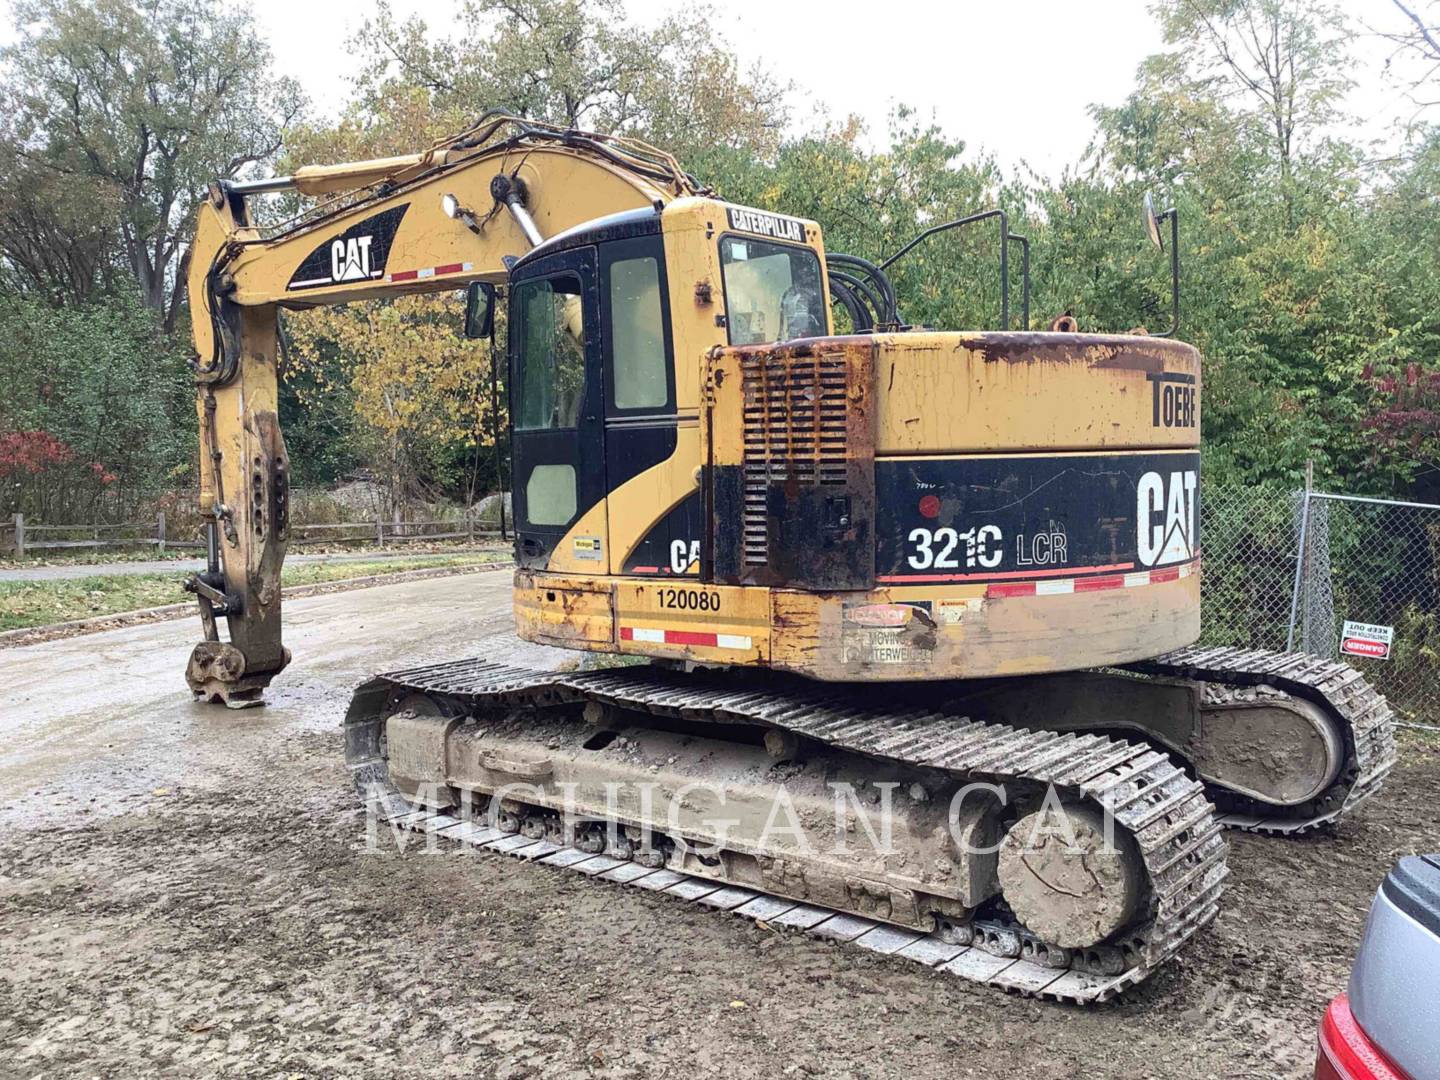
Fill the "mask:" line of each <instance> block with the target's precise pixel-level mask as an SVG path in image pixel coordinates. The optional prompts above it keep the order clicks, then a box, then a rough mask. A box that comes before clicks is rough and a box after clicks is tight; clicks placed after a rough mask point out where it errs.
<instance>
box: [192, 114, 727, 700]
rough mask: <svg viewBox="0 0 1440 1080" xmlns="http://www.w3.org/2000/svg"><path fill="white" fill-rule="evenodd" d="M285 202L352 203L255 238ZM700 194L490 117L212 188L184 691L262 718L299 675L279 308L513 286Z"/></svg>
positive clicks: (677, 177)
mask: <svg viewBox="0 0 1440 1080" xmlns="http://www.w3.org/2000/svg"><path fill="white" fill-rule="evenodd" d="M287 190H293V191H296V192H299V193H301V194H305V195H331V194H335V193H344V195H343V197H341V198H339V199H336V200H334V201H332V202H322V203H320V204H319V205H317V206H316V207H314V208H313V209H312V210H310V211H308V212H307V213H304V214H301V215H299V216H298V217H297V218H295V219H294V220H292V221H290V222H287V223H285V224H283V225H280V226H278V227H273V228H265V229H262V228H260V227H259V226H257V225H255V224H254V223H253V221H252V217H251V213H250V206H249V203H248V199H249V198H250V197H252V196H255V195H258V194H262V193H268V192H276V191H287ZM702 190H703V189H702V188H701V187H700V185H698V184H697V183H696V182H695V181H694V180H693V179H691V178H690V177H688V176H687V175H686V174H685V173H684V172H683V171H682V170H681V169H680V167H679V166H678V165H677V164H676V163H675V162H674V160H673V159H672V158H670V157H669V156H668V155H666V154H664V153H663V152H661V151H658V150H654V149H652V148H650V147H647V146H645V145H644V144H640V143H636V142H634V141H631V140H624V139H615V138H610V137H606V136H599V135H591V134H586V133H579V132H566V131H560V130H557V129H554V128H550V127H547V126H545V125H538V124H532V123H529V122H524V121H520V120H518V119H516V118H513V117H507V116H503V115H493V114H487V116H486V117H484V118H482V119H481V121H479V122H478V123H477V124H476V125H475V126H474V127H472V128H471V129H469V130H467V131H465V132H462V133H460V134H459V135H457V136H455V137H454V138H453V139H450V140H445V141H443V142H441V143H437V144H436V145H435V146H433V147H431V148H430V149H429V150H427V151H425V152H424V153H420V154H414V155H410V156H405V157H395V158H386V159H382V160H378V161H365V162H359V163H356V164H352V165H344V166H321V167H306V168H303V169H300V170H299V171H297V172H296V173H295V175H294V176H293V177H282V178H280V179H278V180H272V181H260V182H257V183H254V184H249V185H245V184H224V183H216V184H214V185H212V186H211V188H210V191H209V197H208V198H207V200H206V201H205V203H204V204H203V205H202V207H201V209H200V214H199V220H198V222H197V225H196V233H195V243H194V249H193V253H192V257H191V262H190V279H189V288H190V296H191V298H192V299H191V303H192V305H193V311H194V320H193V321H194V334H195V349H196V361H195V363H196V382H197V388H198V400H197V407H198V413H199V422H200V511H201V514H202V516H203V518H204V519H205V520H206V522H207V526H206V532H207V540H208V551H209V566H208V567H207V570H206V572H205V573H203V574H200V575H197V576H196V577H195V578H194V579H192V581H191V582H190V586H189V587H190V589H191V591H193V592H195V593H196V595H197V598H198V599H199V603H200V609H201V617H202V622H203V625H204V630H205V640H204V641H202V642H201V643H200V644H199V645H198V646H197V647H196V649H195V651H194V653H193V655H192V658H191V662H190V665H189V668H188V671H187V677H188V679H189V682H190V686H191V689H192V690H193V691H194V692H195V693H196V694H197V695H199V696H201V697H205V698H208V699H213V700H218V701H223V702H224V703H226V704H228V705H231V706H236V707H239V706H244V705H248V704H253V703H255V702H257V701H259V699H260V691H261V690H262V689H263V688H264V687H265V686H266V685H267V684H268V683H269V681H270V679H271V678H272V677H273V676H274V675H275V674H276V673H278V672H279V671H280V670H281V669H282V668H283V667H284V666H285V665H286V663H288V661H289V652H288V650H286V649H285V647H284V645H283V644H282V642H281V634H280V569H281V564H282V563H283V561H284V557H285V547H286V539H287V533H288V488H289V463H288V461H287V458H286V454H285V443H284V438H283V436H282V434H281V431H280V425H279V418H278V412H277V370H276V365H277V359H278V357H277V349H278V315H279V311H280V309H282V308H291V309H303V308H307V307H314V306H318V305H323V304H341V303H348V302H350V301H355V300H369V299H375V298H377V297H393V296H399V295H405V294H408V293H418V292H435V291H443V290H453V289H457V288H463V287H464V286H466V285H467V284H468V283H470V282H473V281H481V282H492V283H498V282H503V281H504V280H505V278H506V273H507V270H506V260H511V261H513V260H515V259H517V258H519V257H520V256H521V255H523V254H524V253H525V252H527V251H528V250H530V248H532V247H533V246H534V245H535V244H536V243H538V242H539V240H540V239H541V237H542V236H554V235H556V234H558V233H562V232H564V231H565V230H567V229H570V228H573V227H574V226H577V225H580V224H582V223H584V222H588V221H591V220H593V219H595V218H598V217H603V216H605V215H607V214H613V213H618V212H622V211H625V210H631V209H637V208H654V207H658V206H663V205H665V204H666V203H668V202H669V201H671V200H673V199H676V198H682V197H687V196H694V195H697V194H699V193H700V192H701V191H702ZM220 617H223V618H224V619H225V620H226V621H227V622H228V628H229V640H228V641H221V640H220V635H219V631H218V625H217V618H220Z"/></svg>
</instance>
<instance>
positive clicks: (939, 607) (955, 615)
mask: <svg viewBox="0 0 1440 1080" xmlns="http://www.w3.org/2000/svg"><path fill="white" fill-rule="evenodd" d="M984 606H985V601H984V600H982V599H980V597H978V596H972V597H968V598H966V599H964V600H936V601H935V614H936V615H938V616H939V621H940V622H941V623H943V624H945V625H946V626H954V625H955V624H956V623H960V622H964V621H965V615H966V613H967V612H972V611H979V610H981V609H982V608H983V607H984Z"/></svg>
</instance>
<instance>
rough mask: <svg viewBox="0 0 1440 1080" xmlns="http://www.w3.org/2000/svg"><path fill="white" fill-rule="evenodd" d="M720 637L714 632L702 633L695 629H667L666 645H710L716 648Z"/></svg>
mask: <svg viewBox="0 0 1440 1080" xmlns="http://www.w3.org/2000/svg"><path fill="white" fill-rule="evenodd" d="M719 643H720V642H719V639H718V638H717V637H716V636H715V635H714V634H702V633H698V632H696V631H693V630H666V631H665V644H666V645H709V646H710V647H711V648H715V647H717V646H718V645H719Z"/></svg>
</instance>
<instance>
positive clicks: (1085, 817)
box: [998, 805, 1145, 949]
mask: <svg viewBox="0 0 1440 1080" xmlns="http://www.w3.org/2000/svg"><path fill="white" fill-rule="evenodd" d="M1111 834H1112V835H1111V836H1110V837H1109V838H1108V839H1107V837H1106V834H1105V821H1104V818H1103V816H1102V815H1101V813H1100V812H1099V811H1097V810H1093V809H1091V808H1090V807H1085V806H1068V805H1067V806H1047V807H1044V808H1042V809H1040V810H1037V811H1035V812H1034V813H1031V814H1026V815H1025V816H1024V817H1022V818H1020V820H1019V821H1017V822H1015V824H1014V825H1012V826H1010V829H1009V831H1008V832H1007V833H1006V834H1005V840H1004V842H1003V843H1002V844H1001V846H1000V859H999V868H998V872H999V877H1000V892H1001V895H1002V896H1004V898H1005V900H1006V902H1007V903H1008V904H1009V905H1010V908H1011V910H1012V911H1014V912H1015V915H1016V917H1017V918H1018V919H1019V920H1020V921H1021V922H1022V923H1024V924H1025V926H1026V928H1027V929H1029V930H1030V932H1031V933H1033V934H1035V935H1036V936H1037V937H1039V938H1042V939H1044V940H1045V941H1047V942H1052V943H1054V944H1056V945H1061V946H1064V947H1066V948H1076V949H1082V948H1086V947H1088V946H1091V945H1095V944H1098V943H1099V942H1102V941H1104V940H1105V939H1106V938H1108V937H1110V936H1111V935H1112V934H1114V933H1115V932H1116V931H1117V930H1119V929H1121V928H1122V927H1124V926H1126V925H1127V924H1128V923H1130V922H1131V920H1132V919H1133V918H1134V916H1135V912H1136V909H1137V908H1138V906H1139V903H1140V898H1141V896H1142V895H1143V893H1144V878H1145V872H1144V864H1143V862H1142V861H1141V859H1140V855H1139V852H1137V851H1136V850H1135V842H1134V840H1133V839H1132V838H1131V837H1130V836H1129V834H1128V833H1125V832H1124V831H1123V830H1122V829H1121V828H1119V827H1118V826H1116V827H1114V828H1113V829H1112V830H1111Z"/></svg>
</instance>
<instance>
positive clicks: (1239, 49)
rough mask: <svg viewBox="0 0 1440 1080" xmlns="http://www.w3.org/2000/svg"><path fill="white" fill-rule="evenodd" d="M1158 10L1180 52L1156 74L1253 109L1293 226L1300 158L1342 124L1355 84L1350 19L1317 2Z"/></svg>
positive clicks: (1194, 0)
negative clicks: (1304, 148)
mask: <svg viewBox="0 0 1440 1080" xmlns="http://www.w3.org/2000/svg"><path fill="white" fill-rule="evenodd" d="M1154 10H1155V12H1156V15H1157V16H1158V17H1159V19H1160V24H1161V27H1162V28H1163V30H1164V32H1165V41H1166V42H1167V44H1170V45H1178V46H1180V49H1179V51H1177V52H1173V53H1167V54H1164V55H1162V56H1159V57H1153V58H1151V60H1150V61H1148V67H1149V69H1150V75H1151V76H1152V77H1153V78H1156V79H1157V80H1163V79H1165V78H1178V79H1181V80H1185V81H1189V82H1191V83H1198V84H1199V85H1200V87H1202V88H1203V90H1204V91H1205V92H1206V93H1208V94H1210V95H1212V96H1213V97H1215V98H1216V99H1217V100H1219V101H1221V102H1235V101H1239V102H1241V103H1242V104H1248V106H1249V109H1248V110H1245V111H1246V113H1247V114H1248V115H1250V116H1252V117H1253V118H1254V119H1255V120H1256V121H1257V122H1259V123H1261V124H1262V125H1263V126H1264V129H1265V130H1266V132H1267V136H1268V139H1269V141H1270V145H1271V148H1272V151H1273V153H1274V160H1275V161H1276V163H1277V164H1278V166H1279V170H1280V184H1281V194H1282V197H1283V198H1284V199H1285V207H1286V215H1287V220H1289V221H1291V222H1292V223H1293V206H1292V201H1291V199H1292V196H1291V182H1292V174H1293V168H1294V158H1295V155H1296V153H1297V152H1298V150H1299V149H1300V144H1301V143H1302V142H1304V141H1307V140H1309V139H1311V138H1313V137H1315V136H1316V135H1317V134H1318V133H1319V132H1321V131H1322V130H1323V129H1324V128H1325V127H1326V126H1327V125H1328V124H1330V123H1332V122H1333V121H1335V120H1336V119H1337V118H1338V117H1339V108H1340V100H1341V98H1342V96H1343V95H1344V93H1345V91H1346V90H1347V89H1348V88H1349V87H1350V84H1351V83H1350V78H1349V76H1348V75H1347V74H1346V72H1348V71H1349V64H1348V62H1347V60H1348V57H1347V55H1346V47H1345V41H1346V37H1347V28H1346V23H1345V20H1344V18H1343V17H1342V16H1341V15H1340V13H1339V11H1338V10H1337V9H1335V8H1333V7H1331V6H1329V5H1328V4H1324V3H1320V2H1317V0H1161V2H1159V3H1157V4H1156V7H1155V9H1154Z"/></svg>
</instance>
